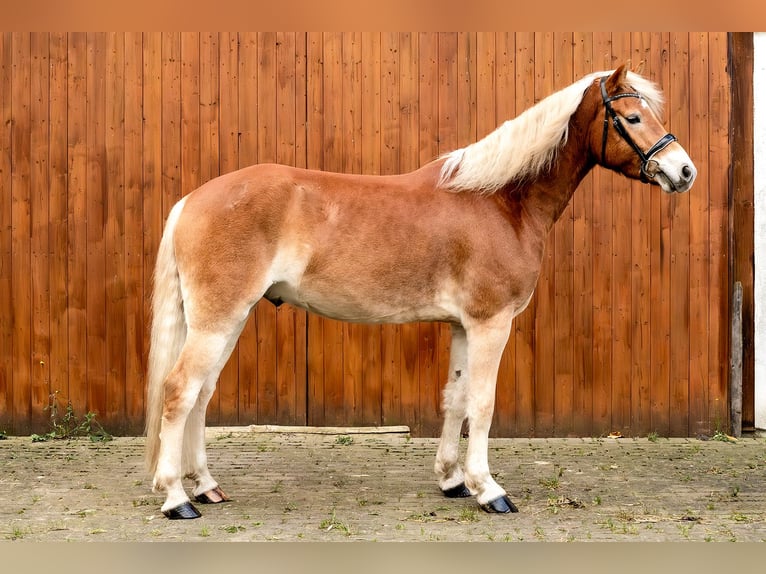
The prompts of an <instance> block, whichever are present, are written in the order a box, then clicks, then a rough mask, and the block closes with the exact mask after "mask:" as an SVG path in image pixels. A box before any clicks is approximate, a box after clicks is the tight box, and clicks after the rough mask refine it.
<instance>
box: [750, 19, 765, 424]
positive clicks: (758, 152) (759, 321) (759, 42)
mask: <svg viewBox="0 0 766 574" xmlns="http://www.w3.org/2000/svg"><path fill="white" fill-rule="evenodd" d="M753 48H754V49H753V52H754V59H753V104H754V109H753V153H754V162H753V166H754V169H753V183H754V190H753V191H754V197H753V201H754V208H755V228H754V231H755V238H754V239H755V253H754V257H755V292H754V305H755V427H756V428H757V429H766V33H764V32H756V33H754V34H753Z"/></svg>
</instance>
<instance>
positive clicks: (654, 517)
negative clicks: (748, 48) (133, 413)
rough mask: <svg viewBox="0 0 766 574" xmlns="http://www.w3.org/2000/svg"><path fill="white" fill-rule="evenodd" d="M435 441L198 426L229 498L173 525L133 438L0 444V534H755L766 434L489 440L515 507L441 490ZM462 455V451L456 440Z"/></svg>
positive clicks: (763, 523)
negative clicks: (507, 509) (494, 508)
mask: <svg viewBox="0 0 766 574" xmlns="http://www.w3.org/2000/svg"><path fill="white" fill-rule="evenodd" d="M436 445H437V441H436V440H435V439H412V438H410V437H409V436H408V435H407V434H406V433H389V434H384V433H377V434H353V433H351V432H349V433H348V434H312V433H294V432H250V431H247V429H235V430H233V431H226V430H225V429H224V430H216V429H208V455H209V460H210V466H211V470H212V472H213V475H214V476H216V477H217V478H218V480H219V481H220V483H221V486H222V488H223V489H224V490H225V491H226V492H227V494H229V496H231V498H232V501H231V502H228V503H224V504H219V505H208V506H205V505H198V508H199V509H200V510H201V512H202V513H203V517H202V518H200V519H198V520H190V521H169V520H166V519H165V518H164V517H163V516H162V515H161V513H160V511H159V508H160V505H161V503H162V500H163V499H162V497H161V496H159V495H156V494H153V493H151V490H150V485H151V480H150V479H149V478H148V477H147V476H146V475H145V473H144V470H143V446H144V440H143V439H142V438H140V437H131V438H125V437H123V438H116V439H115V440H113V441H111V442H108V443H92V442H90V441H89V440H87V439H76V440H70V441H49V442H42V443H33V442H32V441H31V439H30V438H29V437H9V438H8V439H7V440H3V441H0V470H1V472H0V539H4V540H24V541H41V540H46V541H59V540H61V541H63V540H78V541H83V540H98V541H147V540H160V541H266V540H287V541H296V540H310V541H353V540H366V541H485V542H486V541H519V540H525V541H537V540H540V541H573V540H574V541H589V540H594V541H604V540H614V541H685V540H698V541H701V540H706V541H764V540H766V439H764V438H743V439H740V440H739V441H737V442H720V441H715V440H708V441H702V440H696V439H664V438H658V439H656V440H653V441H650V440H648V439H645V438H644V439H628V438H622V439H610V438H603V439H590V438H589V439H492V440H491V441H490V449H489V459H490V468H491V469H492V470H493V473H494V474H495V477H496V479H497V481H498V482H499V483H500V484H501V485H503V486H504V487H505V488H506V490H508V493H509V495H510V497H511V499H512V500H513V501H514V502H515V503H516V505H517V506H518V507H519V510H520V512H519V513H518V514H512V515H489V514H486V513H484V512H482V511H481V510H480V509H479V508H478V506H477V505H476V501H475V500H474V499H472V498H467V499H446V498H444V497H443V496H442V495H441V493H440V491H439V489H438V487H437V485H436V482H435V478H434V475H433V471H432V467H433V460H434V455H435V452H436ZM461 448H462V450H463V452H464V450H465V441H462V444H461Z"/></svg>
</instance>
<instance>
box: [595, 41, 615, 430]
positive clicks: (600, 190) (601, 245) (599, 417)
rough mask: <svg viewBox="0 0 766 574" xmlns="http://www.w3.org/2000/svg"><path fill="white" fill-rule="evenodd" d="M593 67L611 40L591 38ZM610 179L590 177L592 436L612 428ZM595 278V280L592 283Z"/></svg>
mask: <svg viewBox="0 0 766 574" xmlns="http://www.w3.org/2000/svg"><path fill="white" fill-rule="evenodd" d="M593 62H594V63H593V66H594V68H595V69H597V70H609V69H611V68H612V38H611V35H610V34H607V33H603V32H602V33H598V34H594V37H593ZM611 185H612V175H611V174H610V173H609V172H607V171H605V170H604V169H603V168H599V167H596V168H595V170H594V173H593V276H594V282H596V281H597V282H598V283H597V285H594V289H593V385H592V393H593V426H592V432H593V434H595V435H603V434H608V433H609V432H610V431H611V426H612V373H613V371H612V337H613V333H612V296H613V286H612V202H611V200H610V198H611ZM596 278H597V279H596Z"/></svg>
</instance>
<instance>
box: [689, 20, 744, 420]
mask: <svg viewBox="0 0 766 574" xmlns="http://www.w3.org/2000/svg"><path fill="white" fill-rule="evenodd" d="M709 54H710V60H709V62H710V70H709V83H710V92H709V98H710V102H709V106H710V113H709V121H710V124H709V125H710V127H709V138H710V140H709V142H708V145H709V148H708V150H709V151H708V162H709V164H708V185H709V188H710V192H709V193H710V199H709V202H710V203H709V210H710V216H709V220H710V233H709V238H708V241H709V257H710V260H709V262H708V267H709V271H708V275H709V277H710V301H709V304H708V307H709V317H710V335H709V344H710V349H709V361H708V373H709V379H708V380H709V395H708V396H709V403H708V416H709V422H710V425H711V430H714V429H715V427H718V428H728V426H727V425H726V421H727V417H728V414H727V413H728V402H729V399H728V365H729V337H728V333H729V321H728V317H729V297H730V293H729V257H730V256H731V254H729V253H728V250H729V245H728V242H729V233H730V230H729V206H728V201H729V196H728V192H729V181H728V177H729V176H728V168H729V154H730V151H731V150H730V144H729V135H730V133H731V126H730V125H729V109H730V106H731V82H730V79H729V75H728V73H727V64H728V37H727V34H726V33H716V34H711V36H710V40H709ZM692 161H696V158H692ZM751 173H752V172H751ZM727 254H728V256H727Z"/></svg>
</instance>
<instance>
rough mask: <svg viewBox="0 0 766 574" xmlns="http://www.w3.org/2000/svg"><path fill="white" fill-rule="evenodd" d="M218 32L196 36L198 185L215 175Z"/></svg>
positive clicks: (218, 90) (217, 143) (218, 94)
mask: <svg viewBox="0 0 766 574" xmlns="http://www.w3.org/2000/svg"><path fill="white" fill-rule="evenodd" d="M219 41H220V38H219V34H217V33H213V32H205V33H201V34H200V37H199V56H198V58H199V156H200V157H199V184H198V185H201V184H203V183H205V182H207V181H210V180H211V179H213V178H214V177H216V176H218V175H219V168H218V156H219V145H220V144H219V140H220V130H219V113H220V85H219V72H220V62H219V59H220V57H219V51H220V47H219Z"/></svg>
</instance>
